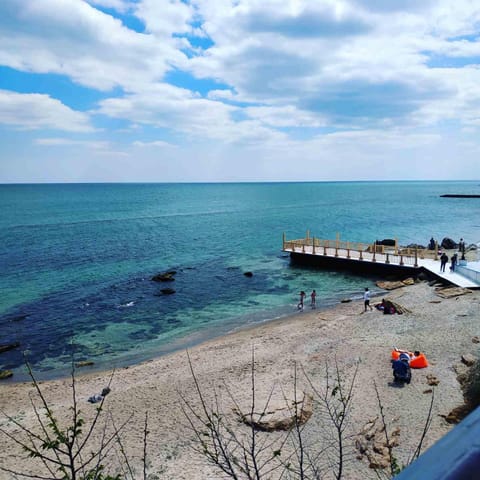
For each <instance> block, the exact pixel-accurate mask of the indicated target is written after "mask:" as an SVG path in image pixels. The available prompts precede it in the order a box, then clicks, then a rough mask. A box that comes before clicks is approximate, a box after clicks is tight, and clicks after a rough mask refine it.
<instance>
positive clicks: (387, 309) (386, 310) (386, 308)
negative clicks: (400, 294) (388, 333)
mask: <svg viewBox="0 0 480 480" xmlns="http://www.w3.org/2000/svg"><path fill="white" fill-rule="evenodd" d="M375 308H376V309H377V310H380V311H382V312H383V314H384V315H392V314H394V313H397V310H396V309H395V306H394V305H393V303H392V302H390V301H389V300H385V299H384V298H382V303H377V304H376V305H375Z"/></svg>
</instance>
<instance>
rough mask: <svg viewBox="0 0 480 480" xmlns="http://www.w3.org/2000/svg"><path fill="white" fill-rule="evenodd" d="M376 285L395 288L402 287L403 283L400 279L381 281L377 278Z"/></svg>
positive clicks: (385, 288)
mask: <svg viewBox="0 0 480 480" xmlns="http://www.w3.org/2000/svg"><path fill="white" fill-rule="evenodd" d="M375 285H376V286H377V287H380V288H383V289H384V290H395V289H396V288H400V287H404V286H405V284H404V283H403V282H401V281H400V280H398V281H396V282H382V281H381V280H379V281H378V282H376V283H375Z"/></svg>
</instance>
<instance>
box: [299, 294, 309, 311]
mask: <svg viewBox="0 0 480 480" xmlns="http://www.w3.org/2000/svg"><path fill="white" fill-rule="evenodd" d="M306 295H307V294H306V293H305V292H304V291H303V290H302V291H301V292H300V301H299V302H298V305H297V308H298V309H299V310H302V311H303V300H304V298H305V297H306Z"/></svg>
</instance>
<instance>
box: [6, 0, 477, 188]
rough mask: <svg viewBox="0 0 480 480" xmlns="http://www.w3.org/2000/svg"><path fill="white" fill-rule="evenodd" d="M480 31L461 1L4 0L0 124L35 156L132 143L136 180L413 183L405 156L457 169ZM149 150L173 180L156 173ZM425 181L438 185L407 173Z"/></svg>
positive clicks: (468, 131) (469, 153)
mask: <svg viewBox="0 0 480 480" xmlns="http://www.w3.org/2000/svg"><path fill="white" fill-rule="evenodd" d="M479 25H480V6H476V4H475V3H474V2H471V1H468V0H459V1H458V2H455V4H452V2H450V1H447V0H437V1H433V0H425V1H424V2H416V1H413V0H402V1H400V2H374V1H373V0H325V1H322V2H309V1H307V0H304V1H298V0H287V1H285V0H189V1H188V0H185V1H181V0H137V1H133V0H88V1H84V0H64V1H62V2H58V1H55V0H3V1H2V2H1V3H0V68H3V69H6V70H5V72H6V73H8V75H7V76H5V77H4V78H5V79H4V80H3V83H2V76H1V72H0V89H1V90H0V106H1V108H0V124H1V125H3V129H4V131H8V130H12V129H16V130H19V129H24V130H35V131H40V136H39V138H38V139H37V140H35V139H33V140H30V141H31V145H32V149H35V148H40V147H42V146H43V147H45V146H46V145H47V144H48V142H51V143H50V144H49V146H53V145H54V143H55V139H57V141H58V144H61V145H62V146H63V147H66V146H67V145H70V146H72V147H74V146H75V145H77V146H79V145H89V144H90V145H91V146H94V145H108V148H103V149H102V148H97V149H95V148H92V150H93V151H98V152H100V151H107V150H108V151H112V152H116V151H118V152H130V153H131V151H132V149H134V150H135V152H136V153H135V160H136V162H137V164H138V162H142V161H145V165H147V164H148V168H150V169H152V171H151V172H150V173H149V174H148V175H147V178H145V180H147V179H148V180H151V179H152V177H153V178H155V179H157V180H159V181H164V180H177V181H182V180H186V181H192V180H193V181H194V180H197V179H198V180H202V179H204V178H206V175H205V173H204V171H203V170H205V169H211V172H212V175H214V176H215V175H216V177H215V178H216V179H218V180H224V179H225V178H227V179H239V180H240V179H241V180H255V179H259V180H265V179H271V180H288V179H293V178H295V179H309V180H311V179H318V180H322V179H350V178H362V179H364V178H365V176H367V177H368V174H367V173H365V172H366V170H365V165H367V166H371V167H372V168H373V167H374V168H375V169H376V172H375V178H403V177H404V178H410V177H411V176H412V168H415V167H416V166H418V161H417V160H416V159H415V158H412V155H415V156H416V157H417V158H419V157H421V158H428V159H433V158H435V156H440V157H441V159H440V162H444V161H446V155H447V154H448V155H451V154H452V153H451V152H452V151H453V148H454V147H458V152H459V154H460V156H461V157H462V160H461V162H463V168H462V170H466V169H467V168H471V166H472V165H475V163H474V155H476V153H475V152H476V151H477V150H478V149H477V146H478V142H479V141H478V140H477V138H480V137H479V136H478V130H477V129H478V128H479V127H480V114H478V112H479V108H478V107H479V106H480V87H479V85H480V67H479V65H480V31H479ZM29 75H37V77H35V81H33V80H32V81H31V82H28V76H29ZM38 75H40V78H41V79H42V81H41V82H38V81H37V80H38V78H39V77H38ZM7 78H10V79H11V80H10V81H8V80H7ZM62 79H65V81H66V82H69V83H68V88H66V87H65V86H64V83H62ZM40 86H41V89H40ZM59 86H60V87H62V88H60V87H59ZM89 92H91V94H90V93H89ZM86 93H88V94H89V95H90V96H91V100H90V101H89V102H87V101H85V102H84V103H85V104H87V106H85V107H83V106H82V110H81V111H80V110H76V109H75V108H79V107H78V106H77V107H74V105H76V104H75V102H74V99H75V95H76V94H78V95H86ZM42 130H59V131H64V132H71V133H72V135H73V134H74V135H73V136H72V138H70V139H68V138H64V137H56V136H55V137H52V136H50V135H49V134H45V132H43V131H42ZM0 134H1V131H0ZM79 135H80V136H82V137H83V138H79ZM48 139H50V140H48ZM69 142H70V143H69ZM89 142H91V143H89ZM96 142H100V143H96ZM445 144H448V145H449V148H448V149H445V148H441V146H442V145H443V146H444V145H445ZM172 145H175V146H176V147H177V148H174V149H172V148H170V146H172ZM147 147H148V148H147ZM166 147H167V148H166ZM158 150H162V151H163V150H168V151H169V154H168V155H169V158H170V159H171V160H172V161H175V159H178V160H179V162H180V158H181V159H182V160H181V162H180V164H181V165H184V170H183V171H177V172H176V175H177V176H176V177H174V178H173V177H172V178H167V179H165V178H164V177H163V176H162V175H163V174H164V171H162V170H161V169H158V170H156V167H155V162H154V161H153V160H152V157H150V155H153V152H154V151H158ZM379 150H381V151H382V155H383V157H384V158H390V157H391V158H392V159H395V161H400V162H403V164H404V165H405V173H404V175H403V176H402V174H401V172H399V169H398V168H397V167H395V168H391V167H390V168H389V167H388V162H387V163H385V164H384V165H383V166H382V165H381V164H380V163H379V162H378V160H377V155H378V152H379ZM12 151H14V149H13V147H12ZM32 151H33V150H32ZM222 155H223V157H222ZM13 156H14V154H12V158H11V159H10V160H4V161H11V162H14V158H13ZM190 157H191V158H194V160H192V161H191V166H188V158H190ZM213 159H214V160H213ZM314 159H315V161H314ZM332 159H335V162H337V163H338V161H339V159H341V161H342V162H345V164H346V166H347V168H337V167H336V166H335V168H334V167H333V166H331V165H328V162H330V161H332ZM235 162H238V163H235ZM105 168H107V169H108V168H111V169H112V178H114V177H115V171H114V169H115V164H114V163H113V162H112V164H111V166H110V167H108V166H104V172H105ZM222 168H223V170H224V171H223V170H222ZM202 169H203V170H202ZM142 172H145V169H142ZM302 172H303V173H302ZM305 172H308V173H305ZM428 172H434V173H433V174H432V173H430V176H431V178H448V176H447V175H448V174H447V173H439V171H438V169H430V170H428V169H424V170H422V169H419V170H418V172H417V173H415V172H414V174H413V175H414V176H415V175H417V177H418V178H424V176H425V175H427V176H428ZM142 174H144V173H142ZM19 175H20V173H19ZM269 175H270V177H269ZM370 175H372V174H370ZM312 177H313V178H312ZM208 178H209V179H210V180H211V178H210V176H208ZM459 178H461V177H459ZM0 180H1V179H0ZM135 180H138V181H141V180H142V178H135Z"/></svg>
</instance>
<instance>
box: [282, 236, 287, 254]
mask: <svg viewBox="0 0 480 480" xmlns="http://www.w3.org/2000/svg"><path fill="white" fill-rule="evenodd" d="M286 241H287V237H286V236H285V232H283V237H282V246H283V247H282V250H285V243H286Z"/></svg>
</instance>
